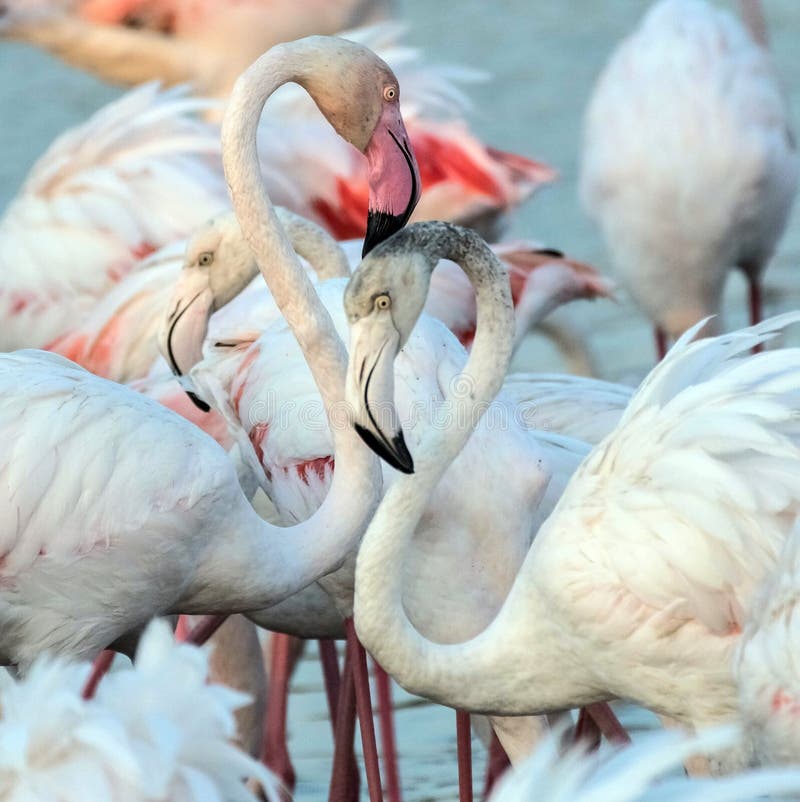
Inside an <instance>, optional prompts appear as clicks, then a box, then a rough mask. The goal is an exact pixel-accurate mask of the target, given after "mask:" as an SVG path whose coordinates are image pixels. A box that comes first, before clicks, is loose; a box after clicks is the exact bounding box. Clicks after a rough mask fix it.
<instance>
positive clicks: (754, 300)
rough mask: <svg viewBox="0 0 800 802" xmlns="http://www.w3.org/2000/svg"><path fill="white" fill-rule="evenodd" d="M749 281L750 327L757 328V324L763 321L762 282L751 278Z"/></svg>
mask: <svg viewBox="0 0 800 802" xmlns="http://www.w3.org/2000/svg"><path fill="white" fill-rule="evenodd" d="M747 281H748V284H749V286H750V325H751V326H755V325H756V323H760V322H761V321H762V320H763V318H762V314H763V310H762V308H761V303H762V302H761V282H760V281H759V280H758V279H757V278H751V277H749V276H748V279H747Z"/></svg>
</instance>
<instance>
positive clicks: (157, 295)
mask: <svg viewBox="0 0 800 802" xmlns="http://www.w3.org/2000/svg"><path fill="white" fill-rule="evenodd" d="M277 212H278V217H279V219H280V221H281V224H282V226H283V228H284V230H285V232H286V235H287V236H288V237H289V240H290V241H291V243H292V247H293V248H294V249H295V252H296V253H298V254H299V255H300V256H301V257H303V258H304V259H305V260H306V261H307V262H308V263H309V266H310V267H311V268H313V271H314V273H315V274H316V277H317V278H318V279H326V278H330V277H333V276H347V275H349V274H350V270H349V265H348V263H347V260H346V259H345V257H344V254H343V253H342V251H341V249H340V248H339V247H338V246H337V244H336V242H335V241H334V240H333V239H332V238H331V237H330V235H328V234H327V233H326V232H325V231H324V230H323V229H321V228H320V227H319V226H317V225H316V224H314V223H311V222H310V221H308V220H305V219H303V218H302V217H300V216H299V215H296V214H293V213H292V212H289V211H287V210H286V209H281V208H278V209H277ZM230 225H235V228H236V232H237V236H236V239H235V240H233V239H231V238H227V237H225V236H224V234H223V235H221V236H216V237H215V236H214V232H215V231H217V230H219V229H221V230H222V231H225V230H227V228H228V227H229V226H230ZM189 242H190V245H189V247H190V248H191V247H193V246H192V243H194V244H195V245H196V247H197V248H198V249H199V250H198V258H200V257H199V254H203V256H202V258H203V260H204V261H205V260H206V259H211V260H212V262H213V261H215V260H217V259H222V260H224V261H225V262H226V264H228V265H229V268H230V270H231V271H232V272H233V273H234V274H237V275H238V274H242V273H244V272H245V271H247V275H248V277H249V279H252V278H255V277H256V276H258V266H257V265H256V263H255V261H254V260H253V256H252V253H251V252H250V249H249V246H248V245H247V243H246V242H245V241H244V238H243V237H242V234H241V229H240V228H239V226H238V223H236V219H235V217H233V215H232V213H230V212H227V213H223V214H221V215H217V216H215V217H214V218H213V219H212V221H211V222H210V223H208V224H203V226H202V227H200V229H199V232H196V233H195V234H193V236H192V238H191V239H190V240H189ZM186 247H187V243H186V241H185V240H180V241H178V242H174V243H172V244H171V245H168V246H166V247H165V248H162V249H161V250H159V251H157V252H156V253H154V254H153V255H152V256H150V257H148V258H147V259H145V260H144V261H142V262H141V263H140V264H138V265H137V266H136V268H135V269H134V270H133V271H132V272H131V273H130V274H129V275H128V276H126V277H125V278H124V279H123V280H122V281H121V282H120V283H119V284H117V285H116V286H115V287H114V288H113V289H112V290H111V291H110V292H109V293H108V294H107V295H105V296H104V297H103V298H102V299H101V300H100V301H98V302H97V303H96V304H95V305H94V307H93V308H92V309H91V310H90V311H89V313H88V314H87V315H86V316H85V317H84V318H83V320H82V321H81V322H80V324H79V325H78V326H76V327H74V328H73V329H72V330H71V331H70V332H69V333H67V334H65V335H63V336H62V337H59V338H58V339H56V340H55V341H54V342H52V343H50V345H49V346H48V348H47V350H48V351H53V352H54V353H58V354H61V355H62V356H65V357H67V358H68V359H71V360H72V361H73V362H76V363H77V364H79V365H82V366H83V367H85V368H86V369H87V370H90V371H91V372H92V373H95V374H96V375H98V376H103V377H105V378H107V379H113V380H114V381H119V382H128V381H132V380H134V379H141V378H143V377H145V376H147V375H148V374H152V373H153V372H154V370H155V372H156V374H157V375H158V376H159V377H160V376H161V374H163V371H158V370H157V369H156V368H155V366H154V363H155V362H156V360H158V357H159V352H158V331H159V327H160V326H161V324H162V321H163V318H164V315H165V314H166V311H167V306H168V304H169V301H170V297H171V295H172V294H173V288H174V285H175V283H176V281H177V280H178V277H179V276H180V274H181V273H180V271H181V266H182V265H183V263H184V261H185V260H184V252H185V250H186ZM197 269H198V271H199V272H203V270H204V266H203V265H197ZM196 283H197V282H195V285H196ZM217 283H218V281H217V278H216V277H215V279H214V285H213V289H214V290H216V292H215V293H214V298H213V305H212V306H204V307H203V308H204V310H205V311H206V312H207V313H208V314H210V313H211V312H212V311H213V308H216V307H218V306H221V305H223V304H225V303H227V302H228V301H229V300H230V294H229V293H227V292H226V291H225V289H224V288H222V287H218V286H217ZM259 284H260V286H261V287H264V282H263V279H259ZM192 294H194V293H192ZM270 300H271V299H270ZM209 303H211V301H210V300H209ZM200 306H201V305H200V304H196V305H195V306H193V309H194V310H197V309H198V308H199V307H200ZM269 306H270V309H271V312H272V314H274V315H277V314H278V311H277V307H276V306H275V304H274V302H272V301H271V303H270V305H269ZM247 308H248V309H250V308H252V306H251V305H248V307H247Z"/></svg>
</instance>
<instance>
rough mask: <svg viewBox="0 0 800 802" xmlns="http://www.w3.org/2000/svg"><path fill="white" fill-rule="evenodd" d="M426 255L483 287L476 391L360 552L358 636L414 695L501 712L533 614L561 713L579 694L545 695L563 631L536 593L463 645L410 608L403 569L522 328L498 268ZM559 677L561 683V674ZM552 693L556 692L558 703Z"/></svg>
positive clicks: (470, 365)
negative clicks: (520, 631) (427, 626)
mask: <svg viewBox="0 0 800 802" xmlns="http://www.w3.org/2000/svg"><path fill="white" fill-rule="evenodd" d="M426 256H427V257H428V258H429V259H431V261H432V263H433V264H434V265H435V264H436V261H437V260H438V259H440V258H448V259H452V260H453V261H456V262H458V263H459V264H461V265H462V266H463V269H464V271H465V272H466V273H467V275H468V276H469V278H470V280H471V281H472V283H473V285H474V287H475V292H476V298H477V308H478V324H477V333H476V337H475V342H474V345H473V349H472V352H471V354H470V357H469V360H468V361H467V364H466V365H465V367H464V370H463V371H462V373H461V374H460V377H461V388H463V387H466V388H467V392H461V390H460V389H459V388H456V391H457V392H455V394H454V393H453V392H451V391H450V390H448V396H449V397H451V398H452V397H455V400H456V401H457V404H458V409H457V412H456V413H454V414H466V415H467V417H466V421H468V422H469V424H468V425H463V426H450V427H447V428H446V429H445V431H443V432H441V434H440V435H439V436H435V437H433V438H431V440H430V442H428V443H427V444H426V446H425V451H424V458H423V459H420V460H418V461H417V469H416V470H417V472H416V473H415V474H413V475H411V476H407V477H402V478H400V479H398V480H397V481H396V482H395V483H394V484H393V485H392V487H390V488H389V490H388V491H387V493H386V495H385V496H384V499H383V501H382V503H381V504H380V506H379V508H378V510H377V512H376V513H375V516H374V518H373V520H372V522H371V524H370V526H369V529H368V530H367V533H366V535H365V536H364V540H363V542H362V544H361V548H360V549H359V553H358V559H357V565H356V588H355V599H354V615H355V619H356V628H357V631H358V634H359V637H360V638H361V640H362V642H363V643H364V645H365V646H366V647H367V649H368V650H369V651H370V653H371V654H372V655H373V656H374V657H375V659H376V660H377V661H378V662H379V663H380V664H381V665H382V666H383V667H384V668H385V669H386V670H387V671H388V672H389V673H390V674H391V675H392V676H393V677H395V679H397V680H398V682H399V683H400V684H401V685H402V686H403V687H405V688H406V689H407V690H409V691H411V692H413V693H421V694H422V695H424V696H426V697H429V698H431V699H434V700H436V701H440V702H443V703H445V704H450V705H456V706H463V707H465V708H468V709H471V710H476V711H480V710H483V711H489V712H495V711H501V710H504V709H505V710H507V705H508V704H509V703H510V702H511V701H512V700H513V698H514V694H513V693H512V694H509V693H508V690H509V685H508V684H505V685H504V684H503V682H502V680H501V681H500V682H498V678H502V676H503V673H504V672H503V664H504V662H505V661H506V660H507V659H508V654H509V650H511V649H513V648H514V645H515V643H516V642H517V641H518V637H517V634H516V633H515V632H514V626H515V624H514V621H515V617H518V616H519V613H520V607H524V612H525V614H526V618H527V619H528V620H530V621H533V622H536V624H537V625H538V626H540V627H541V653H538V652H537V654H536V655H535V656H531V659H532V660H535V661H536V663H537V664H539V665H541V677H542V684H543V690H542V700H543V707H545V708H547V707H552V708H553V709H557V708H559V707H560V706H561V705H562V703H563V702H564V698H567V697H569V696H571V695H572V693H573V692H574V689H573V688H571V687H568V686H569V683H564V686H563V688H562V687H561V686H559V687H552V688H550V689H548V688H547V687H545V686H546V684H547V676H548V672H549V671H551V670H552V669H553V667H554V666H558V661H559V659H561V655H560V653H559V633H558V632H557V631H555V630H556V627H555V625H551V624H550V623H549V616H548V614H547V611H546V606H545V605H544V604H543V603H542V602H541V600H540V598H539V596H538V595H537V594H536V592H535V589H532V588H530V587H528V586H523V585H522V584H520V583H516V584H519V587H516V588H515V590H516V593H514V591H512V594H514V596H515V597H516V600H515V602H514V603H511V604H510V603H509V602H510V599H509V601H507V602H506V604H505V605H504V607H503V610H501V612H500V614H498V616H497V617H496V618H495V620H494V621H493V623H492V624H491V625H490V626H489V627H488V628H487V629H486V630H484V632H483V633H481V634H480V635H478V636H477V637H476V638H473V639H472V640H470V641H467V642H465V643H461V644H436V643H433V642H431V641H429V640H428V639H426V638H425V637H424V636H422V635H421V634H420V632H419V631H418V630H417V629H416V628H415V627H414V625H413V624H412V623H411V621H410V620H409V618H408V615H407V613H406V611H405V609H404V607H403V601H402V595H403V588H402V578H403V569H402V566H403V564H404V562H405V557H406V551H407V548H408V545H409V542H410V540H411V538H412V536H413V533H414V531H415V529H416V528H417V525H418V523H419V521H420V519H421V517H422V514H423V512H424V510H425V507H426V506H427V504H428V502H429V499H430V495H431V493H432V491H433V489H434V487H435V486H436V483H437V482H438V480H439V479H440V477H441V476H442V474H443V473H444V472H445V470H446V469H447V467H448V466H449V464H450V462H451V461H452V459H453V457H454V456H455V455H456V454H457V453H458V452H459V451H460V449H461V448H462V447H463V445H464V443H465V442H466V440H467V439H468V437H469V435H470V434H471V432H472V427H474V426H475V425H476V424H477V422H478V420H479V419H480V417H481V415H482V414H483V412H484V411H485V408H486V406H487V405H488V403H490V402H491V401H492V400H493V398H494V396H495V394H496V393H497V391H498V390H499V388H500V386H501V385H502V382H503V378H504V376H505V370H506V366H507V364H508V360H509V358H510V354H511V349H512V344H513V330H514V321H513V308H512V306H511V297H510V289H509V286H508V280H507V278H506V276H505V271H504V270H503V268H502V266H499V263H497V262H496V260H494V259H493V258H492V259H490V258H489V257H487V256H483V255H480V251H478V250H477V249H470V248H466V249H461V250H459V249H445V248H442V249H441V250H436V251H435V252H433V251H428V252H426ZM476 469H477V470H480V467H479V466H476ZM488 469H489V466H487V470H488ZM539 607H541V608H542V609H539ZM551 630H552V631H551ZM552 676H558V671H557V669H556V673H555V674H553V675H552ZM551 679H552V678H551ZM511 681H512V680H511V679H509V682H511ZM550 685H551V686H552V685H553V683H552V681H551V682H550ZM549 691H552V692H553V695H552V696H551V697H548V695H547V694H548V693H549ZM506 697H507V698H506ZM562 697H563V698H562Z"/></svg>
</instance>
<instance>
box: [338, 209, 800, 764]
mask: <svg viewBox="0 0 800 802" xmlns="http://www.w3.org/2000/svg"><path fill="white" fill-rule="evenodd" d="M443 255H447V256H450V257H451V258H456V259H457V260H459V261H460V263H461V265H462V267H464V269H465V270H466V271H468V272H469V274H470V276H471V278H472V279H473V283H474V284H475V285H476V291H477V294H478V304H479V310H480V311H479V314H481V315H482V317H481V324H479V329H478V332H477V334H476V338H475V344H474V345H473V348H472V351H471V352H470V357H469V360H468V361H467V362H466V365H465V366H464V368H463V372H460V373H459V374H457V376H456V377H455V378H456V384H455V385H451V386H455V387H461V386H467V387H469V388H470V392H469V393H461V394H457V393H456V392H454V391H453V390H450V391H449V392H447V394H446V395H445V400H446V401H447V402H448V403H449V404H450V405H451V406H452V407H453V410H454V411H453V414H456V412H457V413H458V414H460V415H463V416H465V417H464V419H465V420H474V419H475V418H473V417H471V416H473V415H475V416H478V418H479V410H480V411H483V410H485V409H487V406H486V405H487V404H489V402H491V400H492V399H493V398H494V396H495V394H496V393H497V392H498V390H499V389H500V388H501V387H502V384H503V380H504V375H505V369H506V366H507V359H508V356H509V354H510V353H511V348H512V344H513V325H512V318H511V311H510V310H511V304H510V292H509V288H508V280H507V278H506V277H505V275H504V271H503V270H502V266H501V265H500V264H499V263H498V262H497V260H496V259H495V258H494V257H493V255H492V254H491V251H489V250H488V249H487V248H486V247H485V245H484V244H483V243H481V242H480V240H478V239H477V238H476V237H474V236H472V235H470V234H469V232H467V231H465V230H463V229H456V228H453V227H449V226H446V225H444V224H440V225H438V226H436V225H433V224H421V225H418V226H415V227H413V228H409V229H406V231H405V232H399V233H398V235H397V236H396V237H394V238H393V239H392V241H391V243H387V245H386V246H384V247H382V248H379V249H376V252H375V254H374V255H370V256H369V257H367V259H365V261H364V262H362V265H361V266H360V268H359V269H358V270H357V271H356V273H355V274H354V276H353V278H352V279H351V282H350V285H349V287H348V290H347V293H346V296H345V304H346V308H347V313H348V319H349V321H350V325H351V350H350V354H351V357H350V370H349V385H348V389H349V399H350V403H351V405H353V408H354V409H355V410H356V411H355V413H354V418H355V421H356V424H357V426H358V428H359V429H362V430H365V440H366V441H367V442H368V443H369V444H370V445H371V447H373V448H375V449H376V450H378V451H379V452H380V453H386V456H387V459H389V460H390V461H391V462H392V464H396V465H399V466H400V467H402V468H403V469H404V470H405V471H416V474H415V475H413V476H409V477H403V478H402V479H400V480H398V481H395V482H394V483H393V484H392V486H391V487H390V488H389V489H388V491H387V492H386V493H385V494H384V496H383V500H382V503H381V505H380V506H379V508H378V511H377V512H376V514H375V516H374V517H373V519H372V523H371V524H370V528H369V529H368V531H367V535H366V536H365V537H364V539H363V540H362V544H361V547H360V549H359V553H358V560H357V565H356V590H355V602H354V610H355V621H356V626H357V630H358V632H359V637H361V639H362V641H363V643H364V645H365V646H366V647H367V648H368V649H369V650H370V652H371V653H372V654H373V655H374V656H375V658H376V659H377V660H378V661H379V662H380V663H381V665H382V666H384V668H385V669H386V670H387V671H388V672H389V674H390V675H392V676H393V677H394V678H395V679H396V680H397V681H398V682H399V683H400V684H401V685H402V686H403V687H405V688H406V689H407V690H409V691H410V692H412V693H417V694H419V695H422V696H425V697H427V698H430V699H433V700H434V701H438V702H441V703H445V704H450V705H453V706H459V707H462V708H464V709H466V710H472V711H475V712H485V713H492V714H494V715H515V714H517V715H521V714H526V715H527V714H540V713H546V712H551V711H557V710H561V709H565V708H572V707H577V706H584V705H587V704H590V703H594V702H601V701H609V700H613V699H615V698H622V699H627V700H631V701H634V702H636V703H637V704H640V705H642V706H644V707H648V708H650V709H652V710H654V711H656V712H658V713H661V714H663V715H668V716H670V717H672V718H675V719H677V720H678V721H680V722H681V723H683V724H685V725H687V726H692V725H694V726H703V725H710V724H713V723H720V722H722V721H725V720H730V719H731V718H735V717H736V715H737V706H738V705H737V699H736V683H735V681H734V678H733V672H732V665H731V657H732V652H733V649H734V648H735V645H736V643H737V642H738V640H739V636H740V633H741V628H742V626H743V624H744V622H745V621H746V620H747V611H748V609H749V606H750V602H751V599H752V595H753V593H754V591H755V588H756V587H757V585H758V583H759V582H760V581H762V580H763V578H764V576H765V575H766V574H767V573H768V571H769V570H771V568H772V567H773V566H774V565H775V563H776V561H777V559H778V554H779V552H780V548H781V546H782V543H783V541H784V540H785V538H786V535H787V533H788V531H789V530H790V529H791V526H792V522H793V520H794V518H795V516H796V515H797V512H798V511H800V484H798V482H797V473H796V471H794V470H792V468H791V466H794V465H795V464H796V461H797V459H798V458H799V457H800V448H799V446H800V443H798V429H797V426H796V415H795V412H794V410H795V409H796V407H797V403H798V400H800V399H798V398H797V390H796V388H797V386H798V381H797V380H798V376H800V356H799V355H798V351H797V350H794V349H779V350H775V351H771V352H769V353H763V354H759V355H756V356H752V357H749V358H748V357H746V356H744V355H743V354H745V353H746V352H747V351H748V350H749V349H750V348H751V347H753V346H754V345H758V344H761V343H763V342H765V341H766V340H769V339H771V338H772V337H774V336H775V335H776V334H778V333H780V332H781V331H782V329H784V328H785V327H786V326H788V325H789V324H790V323H793V322H795V321H796V320H797V319H798V315H797V314H788V315H784V316H782V317H778V318H775V319H773V320H770V321H766V322H765V323H763V324H761V325H760V326H756V327H754V328H751V329H745V330H742V331H740V332H735V333H733V334H730V335H724V336H721V337H717V338H710V339H705V340H701V341H699V342H697V343H692V342H691V338H692V337H694V336H695V335H696V334H697V333H698V329H697V327H695V328H694V329H690V330H689V331H688V332H687V333H686V334H685V335H684V336H683V337H682V338H681V339H680V340H679V341H678V342H677V343H676V345H675V346H674V347H673V349H672V350H671V351H670V353H669V355H668V356H667V357H666V360H665V361H664V362H663V363H662V364H661V366H660V367H658V368H656V370H654V371H653V372H651V374H650V376H649V377H648V378H647V379H645V381H644V382H643V383H642V385H641V386H640V388H639V390H638V391H637V392H636V393H635V394H634V395H633V397H632V399H631V400H630V403H629V404H628V406H627V409H626V410H625V413H624V414H623V416H622V419H621V420H620V422H619V423H618V425H617V427H616V428H615V429H614V430H613V431H612V432H611V433H610V434H609V435H607V436H606V438H605V439H604V440H603V441H602V442H601V443H600V444H599V445H598V446H597V447H595V449H594V450H593V451H592V452H591V453H590V454H589V455H588V456H587V457H586V458H585V459H584V460H583V462H582V464H581V466H580V468H579V469H578V470H577V471H576V472H575V474H574V475H573V477H572V479H570V480H569V482H568V483H567V485H566V489H565V490H564V492H563V494H561V495H560V498H559V500H558V503H557V504H556V505H555V509H554V510H553V512H552V514H551V515H550V516H549V518H547V520H546V521H544V522H543V524H542V526H541V527H540V528H539V531H538V534H537V536H536V539H535V540H534V541H533V545H532V546H531V548H530V550H529V552H528V553H527V555H526V557H525V558H524V560H523V562H522V564H521V567H520V568H519V570H518V572H517V574H516V578H515V580H514V581H513V585H512V587H511V588H510V592H509V593H508V595H507V597H506V598H505V602H504V603H502V604H501V607H500V608H499V610H498V611H497V614H496V616H495V617H494V618H493V621H492V623H491V624H490V625H489V626H488V627H487V628H486V629H485V630H484V631H482V632H481V633H480V634H479V635H477V636H476V637H474V638H473V639H472V640H470V641H466V642H463V643H461V644H457V645H453V644H452V643H451V644H445V645H443V644H438V643H434V642H433V641H432V640H430V639H429V638H426V637H424V636H423V635H422V627H420V626H419V625H418V624H417V623H416V622H414V621H413V619H412V618H411V617H410V616H409V614H408V612H407V611H405V610H404V609H403V607H402V605H400V604H399V599H401V598H402V593H403V577H402V575H401V574H400V573H399V572H397V569H396V566H397V565H398V564H403V563H404V562H406V561H407V560H408V554H409V553H411V552H410V549H409V548H408V546H407V544H408V543H409V542H410V541H411V540H412V538H416V537H417V534H416V529H415V527H416V526H417V524H418V521H419V520H420V518H421V516H422V515H423V514H427V509H426V508H427V505H428V504H429V503H431V502H430V498H431V497H430V496H429V495H428V493H427V492H423V491H429V490H433V488H436V490H434V493H438V486H437V483H438V482H439V480H440V478H441V477H442V474H444V475H445V476H447V475H448V472H449V470H450V467H449V466H450V463H451V462H452V461H453V459H454V457H455V456H456V455H460V453H463V452H462V448H465V447H467V443H468V441H469V439H470V437H469V435H470V430H471V427H470V426H465V427H461V428H454V427H449V428H444V427H443V428H442V429H440V430H439V431H437V432H431V433H429V435H428V436H427V437H426V439H425V441H424V442H422V441H420V440H418V439H417V438H416V437H414V440H413V445H412V447H411V448H412V449H413V450H415V451H416V452H417V454H418V456H417V457H416V459H414V460H413V461H412V457H411V454H410V452H409V449H408V447H406V446H405V444H404V438H403V435H402V429H401V428H400V426H399V423H398V421H399V417H398V416H397V414H396V413H393V412H392V407H391V406H390V405H391V404H392V401H391V399H392V397H393V394H394V388H393V380H392V377H393V371H392V365H391V362H392V359H393V358H394V357H395V356H396V355H397V354H398V352H399V353H402V352H400V351H399V349H400V348H401V346H403V345H404V343H405V342H406V339H407V337H408V336H409V335H410V333H411V331H412V329H413V326H414V323H415V321H416V319H417V317H418V316H419V314H420V312H421V310H422V307H423V305H424V299H425V294H426V290H427V283H428V277H429V275H430V271H431V270H432V267H433V265H435V264H436V261H437V260H438V258H441V257H442V256H443ZM387 310H390V311H387ZM367 377H369V381H368V382H367V381H366V378H367ZM403 392H404V389H403V387H402V385H400V384H399V383H398V394H399V396H400V397H401V398H402V393H403ZM503 403H504V402H503ZM387 405H388V406H387ZM501 408H502V407H501ZM370 409H382V410H384V412H383V413H382V416H381V421H382V423H381V424H378V423H377V418H373V417H371V416H370ZM387 409H388V411H386V410H387ZM489 409H491V407H489ZM493 414H496V412H493ZM377 426H381V427H382V428H380V429H376V427H377ZM489 453H490V452H488V451H486V452H485V453H484V459H486V458H488V456H487V455H488V454H489ZM542 481H546V480H545V477H544V476H542ZM434 498H436V496H435V495H434ZM501 501H502V499H501ZM505 515H506V513H505V511H503V513H502V514H501V515H500V518H499V520H504V517H505ZM401 533H402V534H401ZM432 609H433V608H431V610H432ZM676 663H678V664H680V665H681V671H680V672H679V673H678V674H677V675H676V673H675V672H674V671H673V670H672V666H674V665H675V664H676ZM740 759H741V754H740V755H738V756H737V755H735V754H734V755H727V756H722V757H720V758H719V760H718V762H716V763H715V766H716V767H717V768H730V767H731V766H735V765H736V764H737V761H738V760H740Z"/></svg>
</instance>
